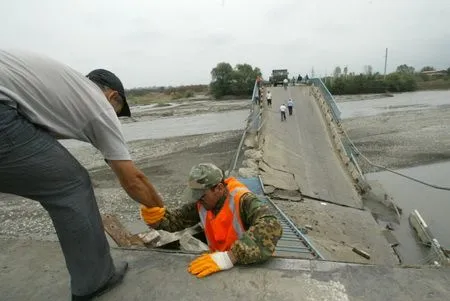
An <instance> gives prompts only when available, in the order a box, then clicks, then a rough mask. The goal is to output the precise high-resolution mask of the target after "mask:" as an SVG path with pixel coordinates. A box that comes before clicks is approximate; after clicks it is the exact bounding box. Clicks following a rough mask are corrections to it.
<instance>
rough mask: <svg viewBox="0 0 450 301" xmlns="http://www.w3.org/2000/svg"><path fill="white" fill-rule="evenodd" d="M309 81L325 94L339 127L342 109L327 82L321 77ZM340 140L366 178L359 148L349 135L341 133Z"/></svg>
mask: <svg viewBox="0 0 450 301" xmlns="http://www.w3.org/2000/svg"><path fill="white" fill-rule="evenodd" d="M309 82H310V83H311V84H312V85H313V86H314V87H316V88H318V90H319V91H320V93H321V94H322V96H323V99H324V100H325V103H326V104H327V106H328V108H329V109H330V113H331V115H332V117H333V119H334V122H335V123H336V125H337V126H338V127H340V123H341V111H340V110H339V107H338V105H337V104H336V101H335V100H334V97H333V95H332V94H331V93H330V91H329V90H328V89H327V87H326V86H325V84H324V83H323V82H322V80H321V79H320V78H312V79H310V80H309ZM339 139H340V142H341V144H342V147H343V148H344V151H345V153H346V155H347V157H348V159H349V160H350V161H351V162H352V163H353V164H354V166H355V168H356V170H357V172H358V173H359V175H360V176H361V178H362V179H364V178H365V177H364V174H363V173H362V171H361V168H360V167H359V164H358V161H357V160H356V157H357V156H358V154H359V152H358V150H357V149H355V148H354V147H353V143H352V142H351V141H350V139H349V138H348V137H347V135H340V137H339Z"/></svg>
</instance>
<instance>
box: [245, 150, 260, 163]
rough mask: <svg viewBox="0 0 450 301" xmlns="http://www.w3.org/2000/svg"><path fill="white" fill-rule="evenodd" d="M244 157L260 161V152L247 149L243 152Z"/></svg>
mask: <svg viewBox="0 0 450 301" xmlns="http://www.w3.org/2000/svg"><path fill="white" fill-rule="evenodd" d="M244 156H245V157H246V158H250V159H253V160H257V161H259V160H261V159H262V152H261V151H260V150H256V149H247V150H245V151H244Z"/></svg>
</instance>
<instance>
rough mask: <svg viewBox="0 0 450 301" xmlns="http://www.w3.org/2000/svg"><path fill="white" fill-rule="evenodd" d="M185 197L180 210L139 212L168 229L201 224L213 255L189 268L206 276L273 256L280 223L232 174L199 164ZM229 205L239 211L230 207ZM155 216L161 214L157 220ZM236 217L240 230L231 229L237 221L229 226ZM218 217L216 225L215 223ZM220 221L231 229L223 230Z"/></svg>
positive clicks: (144, 209) (156, 225)
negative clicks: (229, 175) (218, 238)
mask: <svg viewBox="0 0 450 301" xmlns="http://www.w3.org/2000/svg"><path fill="white" fill-rule="evenodd" d="M187 196H188V199H189V201H188V203H187V204H185V205H183V206H181V207H179V208H176V209H171V210H169V209H166V210H165V211H164V212H163V213H161V212H158V213H155V214H153V216H151V215H152V214H150V213H149V212H148V211H147V209H146V208H145V207H143V208H141V216H142V217H143V219H144V220H145V221H150V223H149V222H147V223H148V224H149V226H151V227H153V228H155V229H160V230H166V231H169V232H176V231H181V230H183V229H185V228H188V227H191V226H194V225H196V224H197V223H201V225H202V227H203V229H204V230H205V235H206V238H207V240H208V246H209V248H210V250H211V251H212V252H213V253H211V254H209V255H204V256H201V257H200V258H198V259H196V260H194V261H193V262H192V263H191V265H190V267H189V272H191V273H192V274H194V275H196V276H197V277H204V276H207V275H209V274H211V273H214V272H218V271H220V270H224V269H229V268H231V267H233V265H234V264H251V263H258V262H263V261H266V260H268V259H269V258H270V257H271V256H272V254H273V253H274V251H275V246H276V244H277V242H278V240H279V239H280V237H281V235H282V228H281V225H280V223H279V221H278V220H277V218H276V217H275V216H274V215H273V214H272V213H271V212H270V210H269V208H268V207H267V205H265V204H264V203H263V202H262V201H261V200H260V199H259V198H258V197H257V196H256V195H255V194H253V193H252V192H251V191H250V190H248V188H247V187H246V186H245V185H243V184H242V183H240V182H239V181H237V180H236V179H235V178H232V177H230V178H225V177H224V174H223V172H222V170H221V169H220V168H218V167H217V166H215V165H214V164H210V163H202V164H198V165H196V166H194V167H193V168H192V169H191V172H190V174H189V181H188V193H187ZM233 196H234V197H233ZM233 198H234V199H233ZM232 203H233V204H234V203H235V204H236V206H235V208H239V210H235V211H233V209H231V210H230V209H229V208H232V207H233V206H232V205H233V204H232ZM149 210H152V209H151V208H149ZM154 216H156V219H158V218H159V221H158V222H156V223H155V217H154ZM202 216H203V218H202ZM236 217H238V218H240V224H241V227H242V228H243V229H242V232H240V231H239V229H234V228H235V227H237V228H239V227H238V226H237V224H238V223H234V224H233V226H231V224H232V222H231V220H233V218H236ZM218 219H220V223H216V224H214V220H218ZM228 220H229V221H230V222H229V223H228V224H227V222H226V221H228ZM224 224H227V225H229V227H228V228H226V229H222V228H223V225H224ZM218 225H220V226H218ZM235 232H236V235H235V236H233V235H234V233H235ZM230 233H231V234H230ZM217 237H222V240H220V241H216V238H217ZM208 256H209V257H208Z"/></svg>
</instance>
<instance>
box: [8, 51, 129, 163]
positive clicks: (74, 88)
mask: <svg viewBox="0 0 450 301" xmlns="http://www.w3.org/2000/svg"><path fill="white" fill-rule="evenodd" d="M0 102H6V103H8V104H9V105H11V106H13V107H15V108H17V110H18V112H19V113H20V114H21V115H23V116H24V117H25V118H27V119H28V120H30V122H32V123H34V124H36V125H39V126H41V127H43V128H45V129H47V130H48V131H49V132H51V133H52V134H54V135H55V136H56V137H58V138H64V139H77V140H81V141H85V142H89V143H91V144H92V145H93V146H94V147H96V148H97V149H98V150H100V151H101V152H102V154H103V156H104V157H105V159H107V160H130V158H131V157H130V154H129V152H128V148H127V145H126V142H125V138H124V136H123V133H122V130H121V125H120V122H119V119H118V118H117V115H116V113H115V112H114V109H113V107H112V106H111V105H110V104H109V102H108V101H107V99H106V97H105V95H104V94H103V92H102V91H101V90H100V88H99V87H97V85H96V84H94V83H93V82H91V81H90V80H89V79H88V78H86V77H85V76H84V75H82V74H81V73H79V72H77V71H75V70H73V69H72V68H70V67H68V66H66V65H63V64H61V63H59V62H56V61H54V60H52V59H49V58H47V57H43V56H39V55H36V54H32V53H28V52H22V51H14V52H7V51H3V50H0Z"/></svg>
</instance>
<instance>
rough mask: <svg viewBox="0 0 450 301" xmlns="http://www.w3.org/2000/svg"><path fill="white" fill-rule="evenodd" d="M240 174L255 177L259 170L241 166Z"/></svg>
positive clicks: (243, 176)
mask: <svg viewBox="0 0 450 301" xmlns="http://www.w3.org/2000/svg"><path fill="white" fill-rule="evenodd" d="M239 176H240V177H242V178H253V177H257V176H258V170H257V169H253V168H248V167H241V168H239Z"/></svg>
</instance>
